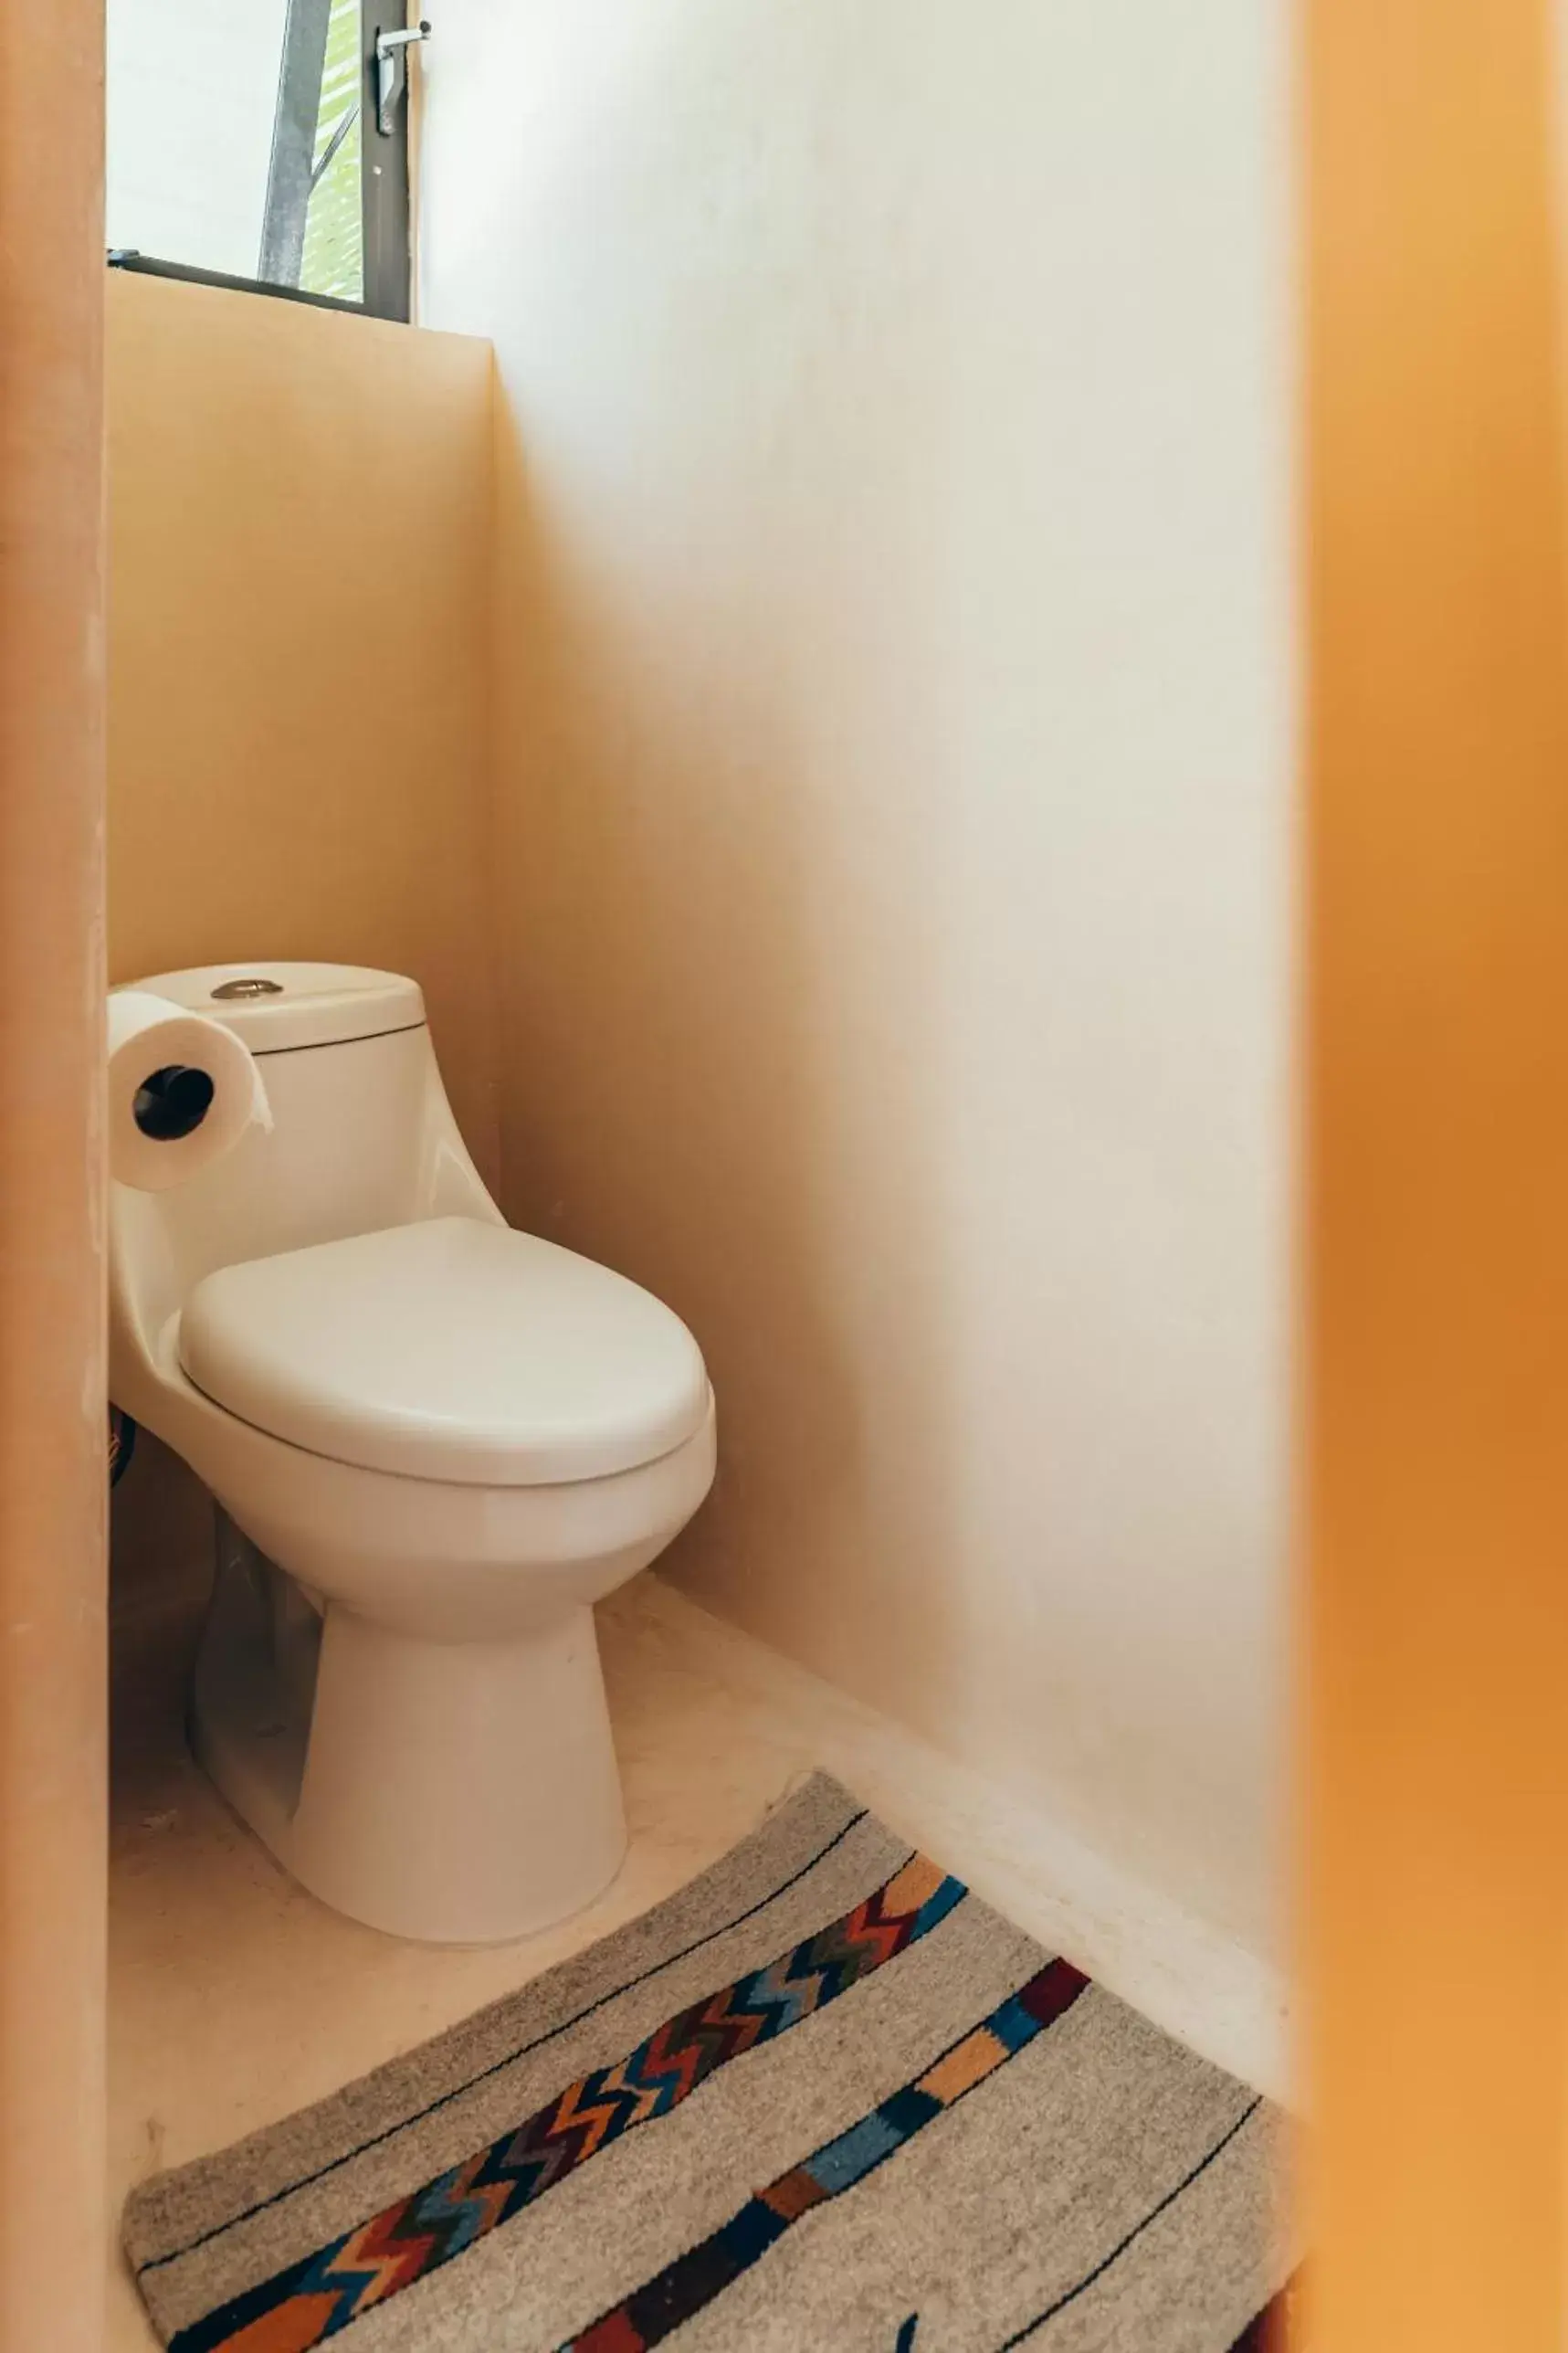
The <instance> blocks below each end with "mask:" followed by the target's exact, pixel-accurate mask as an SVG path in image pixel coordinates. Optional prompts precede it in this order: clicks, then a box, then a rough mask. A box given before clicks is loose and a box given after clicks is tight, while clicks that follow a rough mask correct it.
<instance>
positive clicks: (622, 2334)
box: [558, 1960, 1089, 2353]
mask: <svg viewBox="0 0 1568 2353" xmlns="http://www.w3.org/2000/svg"><path fill="white" fill-rule="evenodd" d="M1088 1984H1089V1979H1088V1978H1086V1977H1085V1976H1084V1974H1083V1971H1082V1970H1081V1969H1075V1968H1073V1966H1072V1964H1071V1962H1070V1961H1059V1960H1058V1961H1047V1964H1046V1966H1045V1968H1043V1969H1039V1970H1037V1972H1036V1974H1035V1975H1034V1976H1033V1977H1032V1978H1029V1979H1028V1980H1027V1982H1026V1984H1024V1985H1021V1986H1020V1987H1019V1988H1018V1989H1017V1990H1016V1992H1015V1993H1012V1994H1009V1996H1008V1997H1007V2000H1005V2002H1003V2003H1002V2004H1001V2005H1000V2006H999V2007H998V2008H997V2009H995V2010H993V2011H992V2012H991V2014H990V2016H989V2017H988V2018H983V2019H982V2020H981V2021H980V2022H979V2024H978V2025H977V2026H975V2027H973V2028H972V2029H971V2031H969V2033H967V2034H965V2035H963V2037H962V2038H961V2039H960V2041H958V2042H955V2043H953V2044H952V2045H951V2047H950V2048H949V2049H948V2050H946V2051H944V2052H942V2054H941V2056H940V2057H939V2058H937V2059H934V2060H933V2061H932V2062H931V2065H930V2066H929V2067H927V2068H925V2069H923V2070H922V2072H921V2073H920V2074H919V2075H918V2076H916V2078H915V2080H914V2082H913V2083H912V2084H905V2085H904V2086H903V2088H902V2089H901V2090H900V2091H897V2092H895V2093H894V2094H892V2096H891V2098H890V2099H886V2100H883V2101H882V2102H881V2103H880V2104H879V2105H878V2106H877V2107H875V2108H873V2109H872V2110H871V2112H870V2114H869V2115H868V2116H862V2117H861V2119H860V2121H859V2122H858V2124H856V2125H852V2126H850V2128H849V2130H848V2131H847V2132H843V2133H839V2134H837V2136H836V2137H835V2138H834V2139H832V2140H830V2141H827V2142H826V2143H825V2144H824V2146H823V2147H821V2148H819V2149H817V2150H816V2151H815V2152H814V2153H813V2155H812V2156H810V2157H808V2158H803V2159H802V2161H801V2163H800V2164H799V2165H796V2166H792V2167H791V2168H790V2170H789V2171H788V2172H787V2173H784V2174H781V2175H780V2177H779V2179H777V2180H776V2181H773V2182H770V2183H769V2184H768V2187H767V2188H766V2189H759V2190H758V2191H757V2193H756V2195H755V2196H754V2197H753V2198H750V2199H748V2200H747V2201H746V2203H745V2205H743V2206H742V2207H741V2208H740V2209H739V2210H738V2211H736V2212H735V2213H733V2214H731V2217H730V2219H729V2221H727V2222H723V2223H721V2225H720V2227H719V2229H718V2230H717V2231H714V2232H710V2235H709V2236H708V2237H707V2238H706V2239H703V2240H702V2241H701V2242H700V2243H699V2244H698V2245H697V2246H695V2247H692V2248H690V2249H689V2250H688V2252H687V2253H685V2254H683V2255H678V2256H677V2257H676V2259H675V2261H674V2263H667V2264H666V2265H665V2268H664V2269H663V2271H661V2272H659V2273H658V2274H656V2275H655V2277H654V2278H652V2279H650V2280H648V2281H647V2283H646V2284H645V2285H643V2286H642V2287H639V2288H637V2289H636V2290H635V2291H634V2293H633V2294H632V2295H628V2296H627V2297H626V2300H625V2301H624V2303H621V2304H618V2305H616V2306H615V2308H614V2310H613V2311H610V2312H606V2313H605V2314H604V2315H603V2316H602V2317H601V2318H600V2319H598V2320H595V2321H594V2322H592V2323H591V2324H590V2325H589V2327H586V2328H584V2329H583V2330H582V2331H581V2332H580V2333H579V2334H578V2335H577V2336H575V2337H571V2338H569V2339H568V2341H567V2342H566V2343H565V2344H564V2345H563V2346H561V2347H560V2348H558V2353H650V2348H652V2347H654V2346H655V2345H662V2344H663V2342H664V2340H665V2338H666V2337H670V2336H673V2335H674V2333H675V2331H676V2330H677V2329H678V2328H679V2327H682V2326H683V2325H684V2324H685V2323H686V2322H687V2321H689V2320H690V2319H692V2318H693V2317H694V2316H695V2315H696V2314H698V2313H699V2312H701V2311H702V2310H703V2309H704V2308H705V2307H706V2306H708V2305H710V2304H711V2303H712V2302H713V2301H714V2299H715V2297H717V2296H720V2295H722V2294H723V2293H724V2290H725V2289H726V2288H728V2287H731V2286H733V2284H734V2283H735V2282H736V2281H737V2280H738V2279H740V2278H741V2277H742V2275H743V2274H745V2273H746V2272H748V2271H750V2270H751V2268H752V2264H753V2263H760V2262H761V2260H762V2258H763V2255H765V2254H766V2253H767V2251H768V2249H769V2248H770V2247H772V2246H773V2245H775V2244H776V2243H777V2242H778V2241H779V2240H780V2239H782V2238H783V2237H784V2232H786V2231H789V2230H791V2229H793V2228H794V2226H795V2223H796V2222H798V2221H799V2220H800V2218H801V2216H802V2215H803V2214H809V2213H810V2212H811V2211H812V2210H813V2209H814V2208H815V2207H817V2206H820V2205H822V2204H823V2203H824V2201H825V2200H827V2199H830V2198H841V2197H842V2196H843V2195H844V2192H845V2191H846V2190H847V2189H854V2188H855V2186H856V2184H857V2183H858V2182H860V2181H864V2180H865V2179H866V2177H867V2175H868V2173H874V2172H875V2171H876V2170H877V2168H878V2167H879V2165H885V2164H886V2163H887V2161H888V2159H889V2158H890V2157H894V2156H896V2155H897V2154H898V2152H899V2150H900V2148H902V2147H904V2146H905V2145H906V2143H907V2142H909V2141H911V2140H912V2139H913V2138H914V2137H915V2135H916V2134H917V2133H920V2132H923V2131H924V2130H925V2127H926V2126H927V2125H929V2124H931V2123H932V2122H933V2121H934V2119H935V2118H936V2117H938V2116H942V2115H944V2114H945V2113H946V2111H947V2110H948V2109H949V2108H952V2107H955V2106H956V2105H958V2103H959V2101H960V2100H963V2099H966V2098H967V2097H968V2095H969V2094H970V2093H971V2092H973V2090H974V2088H975V2087H976V2085H977V2084H984V2082H986V2080H987V2079H988V2078H989V2077H990V2076H992V2075H994V2073H995V2072H996V2070H997V2069H998V2068H999V2067H1005V2065H1006V2063H1007V2062H1008V2060H1009V2059H1012V2058H1016V2055H1017V2053H1018V2052H1020V2051H1024V2050H1026V2049H1027V2048H1028V2046H1029V2044H1030V2043H1031V2042H1034V2040H1035V2038H1036V2036H1037V2035H1039V2034H1043V2033H1044V2032H1045V2031H1046V2029H1047V2027H1050V2026H1054V2025H1055V2024H1056V2021H1057V2020H1058V2018H1060V2017H1062V2016H1063V2015H1064V2014H1065V2013H1066V2012H1067V2011H1068V2010H1070V2009H1071V2008H1072V2005H1073V2003H1074V2002H1075V2001H1076V2000H1078V1998H1079V1994H1081V1993H1082V1992H1083V1990H1084V1989H1085V1988H1086V1987H1087V1985H1088ZM918 2318H919V2316H918V2315H917V2314H913V2313H911V2315H910V2318H909V2319H908V2320H907V2321H906V2322H905V2323H904V2326H903V2327H902V2328H901V2329H900V2331H899V2345H900V2348H904V2347H910V2346H912V2345H913V2343H914V2339H915V2328H916V2325H917V2322H918Z"/></svg>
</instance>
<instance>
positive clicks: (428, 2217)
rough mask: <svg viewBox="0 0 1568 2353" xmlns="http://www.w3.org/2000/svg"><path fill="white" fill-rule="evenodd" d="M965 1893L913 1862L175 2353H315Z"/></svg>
mask: <svg viewBox="0 0 1568 2353" xmlns="http://www.w3.org/2000/svg"><path fill="white" fill-rule="evenodd" d="M967 1893H968V1890H967V1889H966V1888H965V1886H964V1885H963V1882H962V1881H961V1880H957V1879H953V1878H951V1877H948V1876H945V1875H944V1874H943V1873H942V1872H941V1871H940V1870H939V1869H938V1868H937V1866H936V1865H935V1864H934V1863H931V1862H927V1861H926V1859H925V1858H924V1856H923V1855H915V1856H913V1857H911V1859H910V1861H909V1862H906V1863H905V1864H904V1865H903V1866H902V1868H901V1869H900V1870H899V1871H898V1872H896V1873H894V1874H893V1876H892V1878H891V1879H889V1880H888V1881H887V1882H886V1883H884V1885H882V1886H881V1887H879V1888H878V1889H876V1890H875V1891H874V1892H873V1893H872V1894H870V1895H868V1896H867V1897H866V1898H865V1899H864V1901H863V1902H861V1903H859V1904H858V1905H856V1906H855V1908H854V1909H853V1911H851V1912H847V1913H846V1914H845V1915H844V1916H843V1918H842V1919H839V1920H835V1921H833V1922H831V1923H830V1924H829V1926H826V1927H825V1928H822V1929H819V1930H818V1931H817V1932H816V1935H815V1936H807V1937H806V1938H805V1939H804V1941H803V1942H801V1943H800V1944H798V1945H795V1947H793V1948H792V1949H791V1950H790V1951H789V1952H787V1953H784V1954H782V1955H781V1956H780V1957H778V1958H777V1959H775V1960H773V1961H770V1962H769V1963H768V1964H767V1965H766V1966H765V1967H764V1968H760V1969H754V1970H752V1971H751V1972H750V1973H749V1974H748V1975H747V1976H745V1977H742V1978H737V1979H736V1981H735V1982H734V1984H732V1985H729V1986H724V1987H722V1988H721V1989H720V1990H719V1991H718V1992H717V1993H714V1994H711V1995H709V1996H707V1997H706V1998H705V1999H704V2000H701V2001H699V2002H694V2003H693V2004H692V2005H691V2006H690V2007H689V2009H687V2010H681V2011H680V2012H679V2014H678V2015H677V2016H676V2017H674V2018H672V2019H670V2020H668V2021H667V2022H666V2024H664V2025H663V2026H661V2027H659V2028H658V2029H657V2030H656V2031H655V2032H654V2033H653V2034H651V2035H650V2036H649V2037H648V2039H647V2042H644V2043H642V2044H641V2045H640V2046H639V2047H638V2048H637V2050H636V2051H633V2052H630V2053H628V2055H627V2056H626V2058H624V2059H620V2060H617V2061H616V2063H615V2064H614V2065H613V2066H610V2067H600V2068H596V2069H595V2071H594V2072H593V2073H591V2074H588V2075H584V2077H582V2079H581V2080H580V2081H579V2082H577V2083H575V2084H569V2085H568V2086H567V2088H566V2090H565V2091H563V2093H561V2094H559V2096H558V2097H557V2098H555V2099H553V2100H552V2101H551V2102H550V2103H549V2104H548V2105H546V2106H545V2107H542V2108H541V2109H540V2110H539V2111H538V2112H537V2114H535V2115H534V2116H530V2117H528V2118H527V2119H526V2121H525V2122H524V2123H522V2124H521V2125H519V2126H515V2127H512V2128H510V2129H509V2130H508V2131H507V2132H505V2133H503V2134H501V2135H500V2137H499V2138H498V2139H496V2140H494V2141H492V2142H491V2143H490V2144H489V2147H486V2148H482V2149H480V2150H479V2151H478V2152H477V2153H476V2154H475V2155H474V2156H473V2157H470V2158H467V2159H466V2160H465V2161H464V2162H463V2163H462V2164H461V2165H458V2166H454V2167H452V2168H450V2169H449V2170H448V2171H447V2172H445V2173H442V2174H439V2175H437V2178H436V2179H434V2180H433V2181H428V2182H426V2183H425V2184H424V2185H423V2187H422V2188H420V2189H416V2190H415V2191H413V2193H412V2194H411V2195H410V2196H408V2197H406V2198H401V2199H399V2200H397V2201H396V2203H395V2204H394V2205H391V2206H388V2207H386V2208H385V2209H384V2211H382V2212H381V2213H379V2214H376V2215H374V2216H372V2218H371V2219H370V2220H369V2221H366V2222H363V2223H361V2224H360V2225H359V2226H358V2227H357V2228H356V2229H355V2230H353V2231H350V2232H345V2233H344V2234H343V2236H342V2237H341V2238H338V2239H335V2240H333V2241H332V2242H331V2244H330V2245H328V2246H325V2247H322V2248H320V2249H319V2250H317V2252H316V2253H313V2254H310V2255H307V2256H305V2257H303V2258H301V2260H300V2261H299V2262H298V2263H290V2264H289V2266H288V2267H287V2269H285V2270H283V2271H281V2272H279V2273H276V2274H274V2276H273V2277H272V2278H271V2279H268V2280H263V2281H262V2282H261V2283H260V2284H258V2286H256V2287H253V2288H248V2289H247V2290H246V2291H245V2292H244V2293H243V2294H242V2295H237V2296H235V2297H233V2298H232V2299H231V2300H230V2301H229V2302H228V2303H227V2304H225V2305H222V2306H219V2307H218V2308H217V2309H216V2310H215V2311H213V2312H209V2313H205V2314H204V2315H203V2316H202V2317H201V2318H200V2319H199V2320H196V2321H193V2322H192V2324H191V2325H190V2327H187V2328H182V2329H181V2330H179V2332H178V2333H177V2334H176V2335H175V2336H174V2337H173V2338H172V2339H171V2343H170V2353H310V2348H311V2347H312V2346H316V2345H320V2344H322V2343H324V2341H325V2340H326V2339H327V2338H328V2337H335V2336H336V2335H337V2334H338V2333H339V2331H340V2330H341V2329H344V2328H347V2327H349V2325H350V2324H351V2322H353V2321H355V2320H358V2319H360V2318H362V2317H363V2315H364V2314H365V2313H366V2312H368V2311H370V2310H371V2309H372V2308H373V2306H376V2305H378V2304H382V2303H384V2301H385V2300H386V2298H387V2297H388V2296H391V2295H397V2294H398V2293H399V2291H400V2290H402V2289H404V2288H406V2287H409V2286H412V2284H413V2283H414V2282H415V2281H416V2280H417V2279H423V2278H426V2277H427V2276H428V2274H430V2273H431V2272H433V2271H436V2270H437V2269H438V2268H439V2267H440V2266H441V2265H442V2264H443V2263H450V2262H452V2261H453V2259H454V2258H455V2257H456V2256H458V2255H460V2254H462V2253H464V2252H465V2250H466V2249H468V2247H471V2246H472V2245H474V2243H475V2242H477V2241H478V2240H479V2239H481V2238H483V2237H485V2236H486V2235H487V2234H488V2233H489V2232H491V2231H494V2230H497V2229H499V2228H500V2224H501V2223H503V2222H505V2221H509V2220H510V2217H511V2216H512V2215H514V2214H516V2213H518V2212H519V2211H521V2209H522V2208H523V2207H524V2206H527V2205H530V2204H531V2202H532V2201H533V2200H534V2199H536V2198H538V2197H540V2196H541V2195H542V2193H543V2192H544V2191H545V2190H546V2189H549V2188H550V2187H551V2185H552V2183H553V2182H556V2181H558V2180H560V2179H562V2177H563V2175H565V2174H567V2173H570V2172H571V2171H573V2170H574V2168H576V2167H577V2166H580V2165H582V2164H584V2163H585V2162H586V2160H587V2159H588V2158H591V2157H592V2156H593V2155H594V2154H595V2150H597V2149H600V2148H602V2147H605V2145H606V2144H607V2143H609V2142H611V2141H613V2140H616V2139H618V2138H619V2137H620V2136H621V2135H622V2134H623V2133H626V2132H629V2131H631V2130H632V2129H633V2128H634V2127H635V2126H638V2125H642V2124H646V2123H647V2122H648V2121H649V2120H650V2119H651V2118H653V2117H655V2116H666V2115H668V2112H669V2111H670V2110H671V2109H672V2108H674V2107H677V2106H679V2104H680V2102H681V2101H682V2100H685V2099H688V2098H689V2096H690V2094H692V2093H693V2092H694V2091H695V2090H696V2089H697V2087H698V2086H699V2084H702V2083H705V2082H706V2081H707V2080H708V2078H709V2077H710V2075H712V2074H713V2073H716V2071H717V2070H718V2069H720V2068H721V2067H723V2066H725V2065H727V2064H728V2063H729V2062H730V2061H731V2059H736V2058H739V2057H740V2055H741V2054H742V2052H746V2051H750V2050H752V2049H754V2048H755V2047H756V2046H757V2045H758V2044H759V2043H763V2042H772V2041H773V2040H774V2039H775V2038H776V2037H777V2036H779V2035H780V2034H784V2033H785V2032H787V2031H788V2030H789V2029H790V2028H791V2027H793V2026H795V2025H798V2024H799V2022H800V2021H801V2020H802V2019H805V2018H809V2017H811V2016H812V2015H813V2014H814V2013H815V2012H816V2011H817V2010H821V2009H823V2008H825V2007H826V2004H827V2003H829V2002H831V2001H836V2000H837V1999H838V1997H839V1996H840V1995H841V1994H844V1993H846V1992H847V1991H848V1990H849V1989H850V1988H851V1987H853V1986H856V1985H858V1984H859V1983H860V1982H861V1981H862V1980H863V1979H864V1978H868V1977H869V1976H870V1975H872V1973H873V1972H874V1971H875V1970H877V1969H879V1968H883V1967H884V1966H885V1965H886V1964H887V1963H888V1962H889V1961H891V1960H893V1959H895V1958H896V1957H898V1955H899V1954H900V1953H901V1952H904V1951H906V1950H907V1949H908V1947H910V1945H913V1944H915V1943H917V1942H918V1941H919V1940H920V1938H921V1937H922V1936H927V1935H929V1934H930V1932H931V1929H933V1928H934V1927H936V1926H937V1925H938V1924H939V1922H941V1921H942V1920H944V1919H945V1918H946V1917H947V1915H948V1914H949V1913H950V1912H952V1909H953V1908H954V1906H955V1905H957V1904H959V1903H960V1902H961V1901H962V1900H963V1896H964V1895H965V1894H967Z"/></svg>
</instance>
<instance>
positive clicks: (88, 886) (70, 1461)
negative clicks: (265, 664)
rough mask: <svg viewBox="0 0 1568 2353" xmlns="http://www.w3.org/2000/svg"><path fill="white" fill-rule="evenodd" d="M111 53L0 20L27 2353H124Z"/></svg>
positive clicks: (22, 2250) (12, 2289) (4, 2074)
mask: <svg viewBox="0 0 1568 2353" xmlns="http://www.w3.org/2000/svg"><path fill="white" fill-rule="evenodd" d="M102 59H103V20H102V10H101V6H100V5H98V0H49V5H48V6H47V8H46V9H43V10H41V11H37V12H34V11H32V10H22V9H18V8H12V9H4V10H0V220H3V221H5V222H6V223H8V224H11V227H10V230H9V233H8V234H6V235H5V237H0V352H3V353H4V354H5V364H4V367H3V368H0V1104H3V1105H4V1115H3V1116H0V1303H3V1305H4V1324H3V1328H0V1927H3V1936H0V2119H3V2120H4V2121H3V2124H0V2348H4V2353H12V2348H16V2353H23V2348H27V2353H31V2348H35V2347H38V2348H43V2347H46V2346H47V2348H49V2353H100V2348H101V2346H102V2342H103V2336H102V2329H103V2316H102V2306H101V2279H102V2272H101V2263H100V2256H99V2252H98V2251H99V2247H100V2243H101V2240H102V2234H103V2227H104V2214H103V2048H102V2045H103V1935H104V1916H103V1915H104V1721H103V1709H104V1703H103V1583H104V1575H103V1498H104V1374H103V1255H102V1208H103V1204H102V1191H103V1186H102V1173H101V1159H100V1082H101V1063H102V1052H103V1046H102V1036H103V1028H102V990H103V919H102V870H101V826H102V813H103V671H102V647H103V637H102V612H103V547H102V458H101V433H102V417H103V409H102V332H101V320H102V311H101V286H102V279H103V165H102V152H103V112H102ZM18 223H20V224H23V225H24V226H23V228H22V231H21V233H18V231H17V228H16V224H18Z"/></svg>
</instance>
